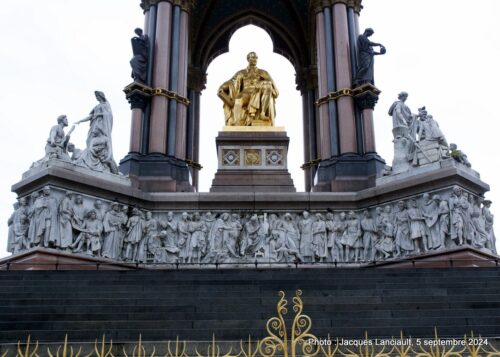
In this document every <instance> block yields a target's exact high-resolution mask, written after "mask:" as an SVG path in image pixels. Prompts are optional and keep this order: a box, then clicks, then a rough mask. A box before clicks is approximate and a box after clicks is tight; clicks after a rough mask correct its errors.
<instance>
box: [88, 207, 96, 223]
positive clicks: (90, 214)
mask: <svg viewBox="0 0 500 357" xmlns="http://www.w3.org/2000/svg"><path fill="white" fill-rule="evenodd" d="M87 217H88V218H89V219H90V220H92V221H93V220H95V219H96V218H97V213H95V210H93V209H91V210H90V211H89V212H88V213H87Z"/></svg>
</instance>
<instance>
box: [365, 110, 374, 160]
mask: <svg viewBox="0 0 500 357" xmlns="http://www.w3.org/2000/svg"><path fill="white" fill-rule="evenodd" d="M362 115H363V133H364V139H365V141H364V145H365V153H366V154H369V153H375V152H377V150H376V147H375V128H374V126H373V109H365V110H363V114H362Z"/></svg>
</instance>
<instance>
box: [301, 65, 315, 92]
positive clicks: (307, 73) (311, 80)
mask: <svg viewBox="0 0 500 357" xmlns="http://www.w3.org/2000/svg"><path fill="white" fill-rule="evenodd" d="M317 71H318V69H317V67H316V66H310V67H304V68H301V69H300V70H299V71H297V74H296V75H295V83H296V84H297V89H298V90H299V91H300V92H301V93H302V92H305V91H307V90H310V89H314V88H317V87H318V72H317Z"/></svg>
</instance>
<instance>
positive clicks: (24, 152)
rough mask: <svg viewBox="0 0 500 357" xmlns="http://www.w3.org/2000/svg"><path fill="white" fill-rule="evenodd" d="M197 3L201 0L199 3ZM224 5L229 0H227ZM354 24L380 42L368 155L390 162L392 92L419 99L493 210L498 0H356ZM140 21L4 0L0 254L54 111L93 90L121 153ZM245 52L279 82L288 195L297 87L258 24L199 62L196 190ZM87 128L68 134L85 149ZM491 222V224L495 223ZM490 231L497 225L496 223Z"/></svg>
mask: <svg viewBox="0 0 500 357" xmlns="http://www.w3.org/2000/svg"><path fill="white" fill-rule="evenodd" d="M199 1H202V0H199ZM221 1H222V0H221ZM226 1H233V0H226ZM363 5H364V10H363V11H362V14H361V18H360V25H361V28H362V29H363V28H365V27H372V28H373V29H374V30H375V34H374V35H373V37H372V39H373V41H375V42H380V43H382V44H384V45H385V46H386V48H387V54H386V55H385V56H378V57H377V58H376V63H375V82H376V85H377V87H378V88H380V89H381V90H382V94H381V96H380V100H379V103H378V105H377V107H376V110H375V128H376V139H377V149H378V152H379V154H380V155H381V156H382V157H383V158H384V159H385V160H386V161H387V163H388V164H391V161H392V155H393V153H392V142H391V140H392V134H391V129H392V121H391V118H390V117H389V116H388V115H387V111H388V108H389V106H390V105H391V104H392V102H393V101H394V100H395V99H396V98H397V93H399V92H400V91H402V90H406V91H408V92H409V94H410V96H409V99H408V102H407V104H408V105H409V106H410V108H411V109H412V110H413V111H414V112H416V111H417V108H418V107H420V106H423V105H426V106H427V108H428V111H429V113H430V114H432V115H433V116H434V118H435V119H436V120H437V121H438V123H439V124H440V126H441V128H442V130H443V132H444V134H445V135H446V138H447V139H448V142H453V143H457V144H458V146H459V148H460V149H461V150H463V151H464V152H465V153H466V154H467V155H468V157H469V160H470V162H471V163H472V167H473V168H474V169H475V170H477V171H479V172H480V173H481V177H482V179H483V180H484V181H485V182H487V183H489V184H490V185H491V187H492V190H491V192H488V193H487V194H486V197H488V198H489V199H491V200H492V201H493V206H492V211H493V213H497V214H496V215H497V217H500V209H498V205H500V193H499V192H500V187H498V186H499V185H500V182H498V181H499V180H498V179H499V177H500V168H499V164H500V159H499V157H498V155H499V154H498V152H499V149H498V146H496V143H498V141H499V140H498V132H499V130H498V129H499V128H500V125H499V120H500V118H499V115H498V112H499V110H498V102H499V101H500V99H499V98H498V95H497V93H498V88H497V86H498V84H499V83H500V75H499V70H498V68H499V59H500V40H499V39H500V27H499V26H498V21H497V15H498V13H499V11H500V1H498V0H483V1H481V2H480V4H479V3H478V4H476V3H474V2H470V1H465V0H462V1H456V0H438V1H437V0H364V1H363ZM143 22H144V18H143V14H142V10H141V9H140V7H139V0H85V1H77V0H49V1H40V0H24V1H15V2H14V1H5V3H4V4H2V11H1V12H0V34H1V36H2V46H1V50H0V51H1V52H0V64H1V68H2V81H1V82H0V83H1V86H0V118H1V125H2V131H1V138H2V140H0V149H1V150H0V152H2V154H3V155H2V156H1V157H0V164H1V167H2V175H0V192H1V195H0V197H2V199H1V200H0V222H4V223H3V228H2V229H0V257H1V256H5V255H6V254H7V253H6V252H5V246H6V241H7V219H8V218H9V216H10V215H11V213H12V204H13V203H14V202H15V198H16V196H15V194H13V193H11V192H10V187H11V185H12V184H14V183H16V182H18V181H19V180H20V179H21V175H22V173H23V172H24V171H26V170H27V169H28V168H29V166H30V165H31V163H32V162H33V161H35V160H38V159H40V158H41V157H42V156H43V155H44V146H45V142H46V140H47V137H48V133H49V130H50V127H51V126H52V125H54V124H55V122H56V118H57V116H59V115H60V114H66V115H67V116H68V118H69V120H70V122H74V121H77V120H79V119H82V118H84V117H85V116H86V115H87V114H88V112H89V111H90V110H91V109H92V108H93V106H94V105H95V104H96V102H95V99H94V95H93V91H94V90H96V89H97V90H101V91H103V92H105V93H106V96H107V97H108V100H109V102H110V103H111V106H112V108H113V112H114V128H113V144H114V154H115V159H116V160H117V161H119V160H120V159H121V158H122V157H124V156H125V155H126V154H127V152H128V146H129V137H130V109H129V105H128V103H127V101H126V99H125V97H124V94H123V92H122V89H123V87H125V86H126V85H127V84H128V83H130V82H131V78H130V66H129V60H130V58H131V48H130V38H131V37H132V35H133V29H134V28H135V27H142V26H143ZM250 50H253V51H256V52H257V53H258V55H259V63H258V66H259V67H261V68H263V69H266V70H267V71H268V72H269V73H270V74H271V76H272V77H273V79H274V81H275V82H276V84H277V86H278V88H279V90H280V97H279V98H278V101H277V118H276V121H277V125H280V126H285V127H286V129H287V131H288V134H289V136H290V138H291V144H290V154H289V168H290V171H291V173H292V176H293V179H294V182H295V185H296V187H297V189H298V191H302V190H303V189H304V186H303V175H302V172H301V170H300V169H299V167H300V165H301V164H302V163H303V156H302V155H303V154H302V152H303V151H302V119H301V112H302V109H301V105H300V103H301V102H300V94H299V93H298V92H297V91H295V84H294V82H295V78H294V71H293V68H292V66H291V64H290V63H289V62H288V61H287V60H286V59H284V58H283V57H281V56H279V55H276V54H273V53H272V41H271V39H270V38H269V37H268V36H267V34H266V33H265V32H264V31H263V30H260V29H258V28H255V27H247V28H243V29H241V30H239V31H238V32H236V33H235V35H234V36H233V38H232V40H231V42H230V53H228V54H224V55H221V56H219V57H218V58H216V59H215V60H214V61H213V62H212V64H211V66H210V67H209V68H208V82H207V89H206V90H205V91H204V92H203V94H202V107H201V123H202V124H201V125H202V127H201V130H202V131H201V132H202V140H201V148H202V150H201V157H200V163H201V164H202V165H203V166H204V169H203V170H202V172H201V181H202V182H201V185H200V190H201V191H207V190H208V189H209V187H210V185H211V181H212V179H213V174H214V170H215V168H216V161H217V160H216V151H215V136H216V135H217V131H218V130H220V129H221V128H222V125H223V113H222V104H221V101H220V99H218V98H217V96H216V89H217V87H218V86H219V85H220V84H221V83H222V82H223V81H225V80H227V79H229V78H230V77H231V76H232V75H233V74H234V72H236V71H237V70H238V69H241V68H243V67H245V66H246V60H245V56H246V53H247V52H249V51H250ZM86 133H87V127H86V126H80V127H79V128H77V129H76V131H75V133H74V134H73V136H72V140H71V141H72V142H74V143H75V144H76V146H77V147H80V148H83V146H84V145H85V136H86ZM496 226H498V224H497V225H496ZM497 235H498V229H497Z"/></svg>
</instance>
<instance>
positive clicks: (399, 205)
mask: <svg viewBox="0 0 500 357" xmlns="http://www.w3.org/2000/svg"><path fill="white" fill-rule="evenodd" d="M405 206H406V205H405V201H399V202H398V208H399V209H400V210H401V211H402V210H404V209H405Z"/></svg>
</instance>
